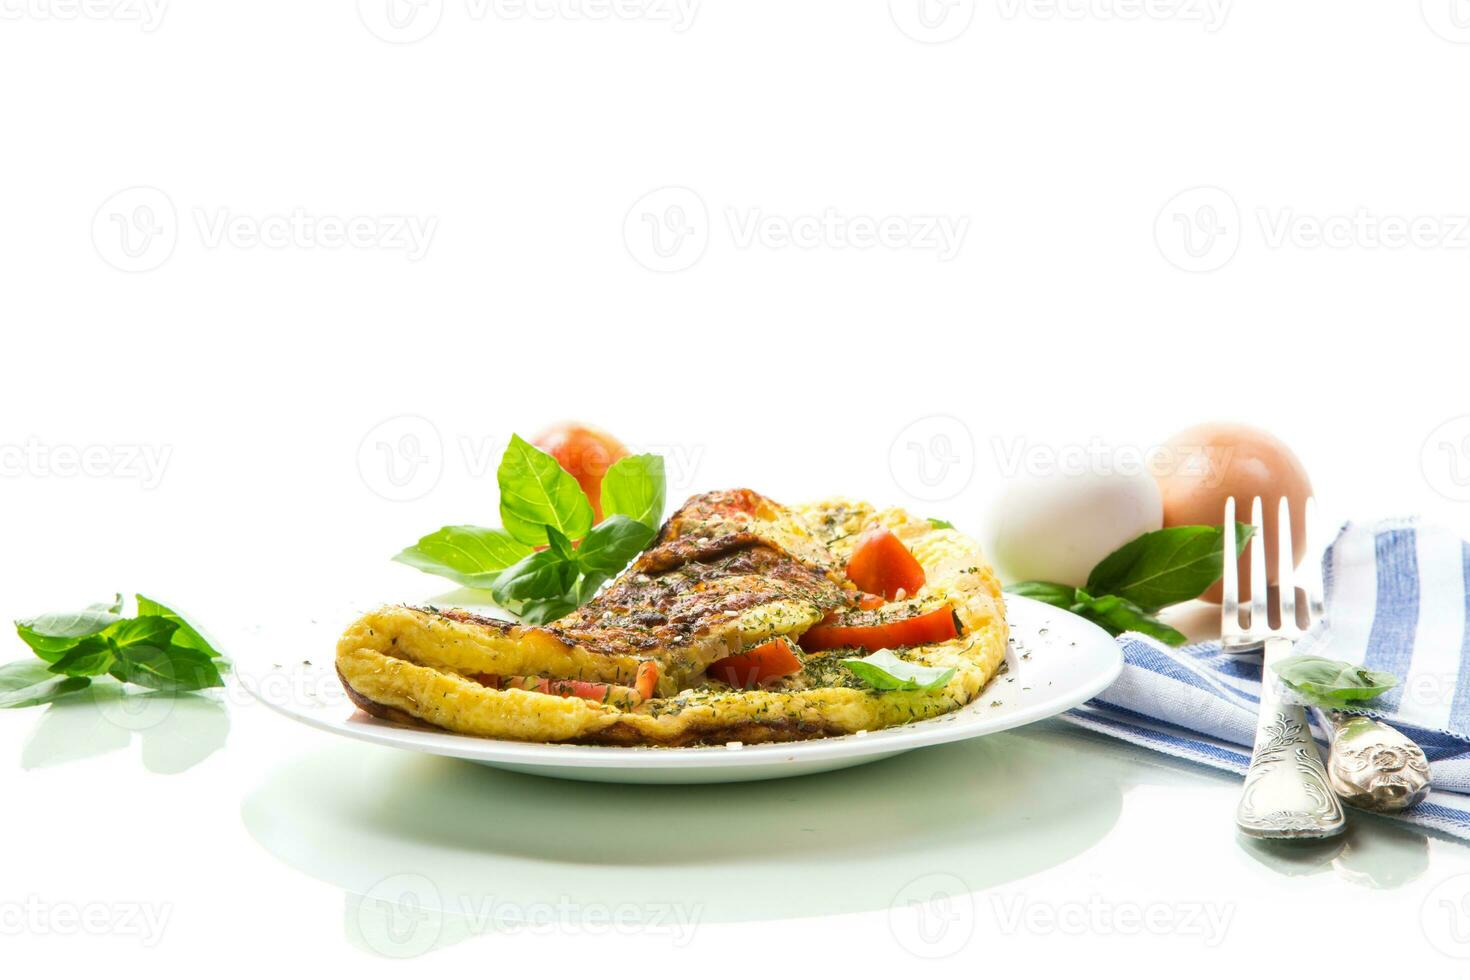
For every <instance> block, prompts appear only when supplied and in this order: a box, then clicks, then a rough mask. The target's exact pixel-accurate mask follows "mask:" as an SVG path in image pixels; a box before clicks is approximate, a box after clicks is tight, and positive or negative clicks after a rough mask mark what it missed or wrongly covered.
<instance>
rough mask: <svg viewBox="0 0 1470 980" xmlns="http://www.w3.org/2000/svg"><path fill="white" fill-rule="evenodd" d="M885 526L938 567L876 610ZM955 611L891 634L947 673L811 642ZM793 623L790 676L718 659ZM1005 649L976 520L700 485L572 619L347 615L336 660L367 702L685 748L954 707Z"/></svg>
mask: <svg viewBox="0 0 1470 980" xmlns="http://www.w3.org/2000/svg"><path fill="white" fill-rule="evenodd" d="M880 525H881V526H883V527H886V528H888V529H889V530H890V531H891V532H892V533H893V534H894V535H896V536H897V537H898V538H899V539H900V540H901V541H902V542H903V544H904V545H905V546H907V548H908V549H909V551H910V552H911V553H912V554H913V556H914V558H916V559H917V560H918V562H919V564H920V565H922V567H923V570H924V579H925V581H924V584H923V586H922V587H921V588H919V589H918V591H917V592H916V593H915V594H914V595H912V596H903V597H902V598H901V599H899V600H897V601H891V602H887V603H886V604H884V605H881V606H879V607H877V608H873V607H872V605H873V603H872V601H871V600H872V597H866V598H867V599H868V600H869V601H867V602H864V601H863V600H864V598H865V597H864V596H863V594H862V593H860V592H859V591H858V590H857V589H856V588H855V587H854V585H853V584H852V583H851V582H849V581H847V579H846V576H845V572H844V569H845V567H846V564H847V559H848V557H849V555H850V553H851V549H852V545H853V542H854V540H855V539H856V538H857V537H858V536H859V535H860V534H861V533H862V532H864V531H865V530H867V529H869V528H873V527H876V526H880ZM880 601H881V600H880ZM944 609H948V610H949V611H950V613H951V614H952V616H953V621H954V629H953V630H951V631H950V632H953V633H957V634H958V635H957V636H955V637H954V638H952V639H946V640H943V641H940V642H931V643H924V644H920V645H913V646H899V647H892V648H891V649H892V651H893V652H894V653H895V654H896V655H897V656H898V657H900V658H901V659H903V660H907V661H911V662H914V663H918V664H923V665H926V666H930V667H939V668H945V669H947V668H951V667H952V668H954V674H953V675H952V676H951V677H950V679H949V680H948V681H947V682H946V683H945V684H944V685H943V686H941V687H939V688H936V689H934V690H928V691H924V690H874V689H872V688H871V687H869V686H868V685H866V684H865V683H864V682H863V681H861V680H860V679H859V678H858V677H857V676H855V675H854V674H853V672H852V671H851V669H850V668H848V667H846V666H845V665H843V664H842V661H843V660H844V659H848V658H854V657H863V656H866V655H867V654H869V653H872V652H873V651H872V650H868V649H857V648H846V649H824V650H821V651H819V652H804V651H802V650H801V649H800V646H801V644H802V637H803V634H805V633H806V632H807V631H808V630H810V629H811V628H812V627H814V626H818V625H819V624H820V625H822V626H824V627H832V626H833V625H834V624H835V625H837V626H841V625H843V624H854V625H865V624H874V623H878V624H888V623H896V622H901V621H904V620H908V619H912V618H914V617H917V616H923V615H925V614H930V615H931V616H932V615H941V616H942V615H943V613H942V612H939V610H944ZM814 635H815V634H814ZM778 639H780V640H786V641H789V643H790V645H791V647H792V649H793V652H795V653H797V655H798V656H799V658H800V661H801V666H800V669H799V670H798V671H796V672H795V673H792V674H790V675H789V676H785V677H780V678H777V679H772V680H770V681H768V682H766V683H763V684H761V685H759V686H756V687H748V688H736V687H731V686H730V685H729V684H727V683H725V682H724V681H722V680H719V679H718V678H717V677H715V676H712V675H711V673H710V672H709V668H710V666H711V664H714V663H716V662H717V661H720V660H722V658H727V657H730V656H732V655H738V654H741V653H742V652H745V651H750V650H752V649H754V648H756V647H759V646H761V645H762V644H768V643H769V642H770V641H772V640H778ZM1005 650H1006V620H1005V607H1004V603H1003V600H1002V597H1001V589H1000V583H999V582H998V580H997V579H996V577H995V574H994V573H993V572H992V571H991V569H990V567H989V565H988V564H987V563H986V562H985V560H984V558H983V557H982V555H981V553H980V549H979V547H978V546H977V545H976V544H975V543H974V542H973V541H971V540H970V539H969V538H967V537H965V536H964V535H962V534H960V533H959V532H957V531H955V530H953V529H951V528H941V527H935V526H934V525H933V524H932V523H931V522H930V521H928V520H923V519H915V518H913V517H910V516H909V515H908V514H906V513H904V512H903V511H901V510H897V509H891V510H884V511H879V510H876V509H875V508H874V507H872V506H871V505H869V504H865V503H859V502H855V501H849V500H842V499H835V500H828V501H823V502H820V503H815V504H809V505H805V506H800V507H795V508H786V507H782V506H781V505H779V504H776V503H774V502H773V501H771V500H769V499H767V498H766V497H763V496H761V495H760V494H757V493H755V492H753V491H750V490H729V491H720V492H715V493H707V494H701V495H697V496H695V497H693V498H691V499H690V500H689V501H688V502H687V503H686V504H685V505H684V506H683V507H681V508H680V509H679V510H678V511H677V512H676V513H675V514H674V515H673V516H672V517H671V518H669V520H668V521H667V522H666V523H665V524H664V526H663V528H662V529H661V530H660V531H659V534H658V536H657V537H656V539H655V540H654V543H653V544H652V545H651V546H650V547H649V549H648V550H647V551H645V552H643V554H641V555H640V556H638V558H637V559H635V560H634V561H633V563H632V564H631V565H630V566H629V568H628V569H627V570H626V571H624V572H623V574H622V575H621V576H620V577H618V578H617V579H616V580H615V581H613V582H612V583H611V584H609V585H608V586H607V587H606V588H605V589H603V591H602V592H600V593H599V594H598V595H597V596H595V597H594V598H593V599H591V600H590V601H589V602H588V603H587V604H585V605H584V606H582V607H581V608H579V609H577V610H576V611H574V612H572V613H570V614H569V615H567V616H565V617H563V618H561V619H559V620H556V621H555V622H552V623H549V624H547V625H545V626H527V625H520V624H516V623H511V622H505V621H502V620H497V619H491V618H488V617H484V616H479V615H476V614H473V613H469V612H465V611H461V610H442V609H435V608H418V607H410V606H388V607H384V608H381V609H378V610H377V611H375V612H372V613H369V614H368V615H366V616H363V617H362V618H361V619H359V620H358V621H357V622H355V623H354V624H352V626H351V627H349V628H348V630H347V632H346V633H345V634H344V635H343V636H342V638H341V640H340V641H339V642H338V645H337V671H338V675H339V676H340V678H341V680H342V683H343V685H344V687H345V688H346V689H347V693H348V695H349V696H350V697H351V698H352V700H353V702H354V703H355V704H356V705H357V706H358V707H360V708H362V709H363V710H364V711H367V712H369V713H370V714H373V715H376V716H378V717H381V718H385V719H388V720H391V721H396V722H401V723H406V724H416V725H429V726H432V727H435V728H439V729H443V730H446V731H451V732H458V733H462V734H466V735H478V736H484V737H489V738H502V739H518V740H526V741H540V742H577V743H585V744H599V745H648V746H684V745H698V744H711V743H713V744H718V743H723V742H730V741H741V742H772V741H792V740H797V739H810V738H820V737H823V736H829V735H845V734H850V733H853V732H858V731H864V730H875V729H880V728H887V727H890V726H893V725H899V724H903V723H905V722H909V721H915V720H918V719H922V718H931V717H935V716H938V715H943V714H945V713H947V712H951V711H954V710H956V709H957V708H960V707H961V706H963V705H965V704H968V703H969V702H971V701H973V700H974V699H975V698H976V697H977V696H978V695H979V693H980V691H981V689H982V688H984V686H985V685H986V683H987V682H988V681H989V680H990V679H991V677H993V676H994V675H995V673H996V671H997V670H998V669H999V667H1000V665H1001V663H1002V662H1003V661H1004V658H1005ZM578 694H581V695H583V696H578Z"/></svg>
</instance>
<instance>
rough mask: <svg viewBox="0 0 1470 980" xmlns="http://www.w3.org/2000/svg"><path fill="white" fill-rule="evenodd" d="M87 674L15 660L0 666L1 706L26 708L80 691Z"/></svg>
mask: <svg viewBox="0 0 1470 980" xmlns="http://www.w3.org/2000/svg"><path fill="white" fill-rule="evenodd" d="M90 683H92V681H91V680H90V679H89V678H86V677H67V676H64V675H62V674H53V673H51V671H49V670H47V669H46V665H45V664H43V663H41V662H40V661H39V660H17V661H15V662H13V663H8V664H4V665H3V666H0V708H29V707H31V706H33V705H37V704H47V703H49V702H51V701H55V700H56V699H57V698H60V697H65V696H66V695H68V694H71V693H73V692H74V691H80V690H81V689H82V688H84V687H86V686H87V685H88V684H90Z"/></svg>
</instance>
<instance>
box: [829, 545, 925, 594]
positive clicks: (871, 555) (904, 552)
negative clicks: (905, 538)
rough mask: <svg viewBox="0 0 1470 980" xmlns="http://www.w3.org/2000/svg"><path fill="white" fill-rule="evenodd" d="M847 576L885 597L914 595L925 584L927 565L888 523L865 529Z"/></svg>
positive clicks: (861, 587)
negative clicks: (904, 543) (889, 528)
mask: <svg viewBox="0 0 1470 980" xmlns="http://www.w3.org/2000/svg"><path fill="white" fill-rule="evenodd" d="M847 577H848V578H849V579H851V580H852V584H853V585H856V586H857V587H858V588H860V589H862V590H863V591H864V592H871V593H873V594H874V595H881V596H883V597H884V598H885V599H888V600H890V601H891V600H893V599H897V598H899V593H900V592H902V593H903V595H904V596H912V595H913V594H914V593H916V592H918V591H919V589H921V588H923V586H924V566H922V565H920V564H919V560H918V559H917V558H915V557H914V555H913V552H911V551H909V549H907V548H905V547H904V545H903V542H902V541H900V540H898V536H897V535H895V534H894V533H893V532H892V531H890V530H888V528H886V527H875V528H871V529H870V530H867V531H864V532H863V533H862V535H861V536H860V537H859V538H858V539H857V544H856V545H855V546H854V547H853V549H852V557H851V558H849V559H848V560H847Z"/></svg>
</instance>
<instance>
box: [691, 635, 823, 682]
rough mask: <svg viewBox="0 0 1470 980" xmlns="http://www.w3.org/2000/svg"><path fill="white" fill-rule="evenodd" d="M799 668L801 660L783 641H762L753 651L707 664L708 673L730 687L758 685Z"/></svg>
mask: <svg viewBox="0 0 1470 980" xmlns="http://www.w3.org/2000/svg"><path fill="white" fill-rule="evenodd" d="M799 670H801V661H800V660H799V659H798V658H797V656H796V652H795V651H794V650H792V649H791V645H790V644H789V643H787V642H786V641H785V640H772V641H770V642H769V643H762V644H761V645H760V646H758V647H756V648H755V649H753V650H746V651H745V652H744V653H737V654H735V655H734V656H731V657H721V658H720V659H719V660H716V661H715V662H714V663H712V664H710V665H709V670H708V672H707V673H708V674H709V676H710V677H713V678H714V679H715V680H719V681H724V682H725V683H726V684H729V685H730V686H731V687H739V688H747V687H759V686H760V685H761V684H763V683H765V682H766V681H769V680H773V679H775V678H777V677H785V676H787V675H788V674H794V673H796V672H797V671H799Z"/></svg>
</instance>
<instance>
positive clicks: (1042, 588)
mask: <svg viewBox="0 0 1470 980" xmlns="http://www.w3.org/2000/svg"><path fill="white" fill-rule="evenodd" d="M1005 591H1007V592H1009V593H1011V594H1012V595H1021V596H1025V597H1026V598H1028V599H1036V600H1037V601H1039V602H1045V603H1048V604H1050V605H1053V606H1060V607H1061V608H1063V609H1070V608H1071V607H1072V603H1074V602H1076V601H1077V590H1076V589H1074V588H1072V587H1071V586H1070V585H1058V584H1057V583H1055V582H1012V583H1011V584H1010V585H1007V586H1006V587H1005Z"/></svg>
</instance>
